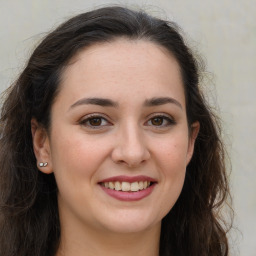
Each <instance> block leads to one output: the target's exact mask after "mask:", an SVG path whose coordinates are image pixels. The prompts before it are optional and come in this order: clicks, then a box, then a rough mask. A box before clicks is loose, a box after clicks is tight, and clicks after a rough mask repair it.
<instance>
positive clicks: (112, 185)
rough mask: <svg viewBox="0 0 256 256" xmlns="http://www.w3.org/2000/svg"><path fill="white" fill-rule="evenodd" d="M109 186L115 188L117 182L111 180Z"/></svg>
mask: <svg viewBox="0 0 256 256" xmlns="http://www.w3.org/2000/svg"><path fill="white" fill-rule="evenodd" d="M108 186H109V188H111V189H115V184H114V182H111V181H110V182H109V185H108Z"/></svg>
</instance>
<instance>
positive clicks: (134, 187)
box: [102, 181, 150, 192]
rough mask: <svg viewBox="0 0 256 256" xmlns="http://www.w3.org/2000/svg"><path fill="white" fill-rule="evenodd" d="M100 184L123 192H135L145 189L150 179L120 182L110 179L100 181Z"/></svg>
mask: <svg viewBox="0 0 256 256" xmlns="http://www.w3.org/2000/svg"><path fill="white" fill-rule="evenodd" d="M102 186H103V187H105V188H109V189H114V190H117V191H120V190H122V191H124V192H129V191H132V192H137V191H139V190H143V189H146V188H148V187H149V186H150V181H135V182H132V183H130V182H127V181H124V182H120V181H115V182H113V181H110V182H104V183H102Z"/></svg>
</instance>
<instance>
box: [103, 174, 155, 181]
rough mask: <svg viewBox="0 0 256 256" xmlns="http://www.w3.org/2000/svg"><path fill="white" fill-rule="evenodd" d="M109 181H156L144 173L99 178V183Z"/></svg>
mask: <svg viewBox="0 0 256 256" xmlns="http://www.w3.org/2000/svg"><path fill="white" fill-rule="evenodd" d="M110 181H121V182H130V183H132V182H136V181H150V182H157V181H156V179H154V178H151V177H149V176H145V175H138V176H126V175H120V176H113V177H109V178H107V179H104V180H101V181H100V182H99V183H102V182H110Z"/></svg>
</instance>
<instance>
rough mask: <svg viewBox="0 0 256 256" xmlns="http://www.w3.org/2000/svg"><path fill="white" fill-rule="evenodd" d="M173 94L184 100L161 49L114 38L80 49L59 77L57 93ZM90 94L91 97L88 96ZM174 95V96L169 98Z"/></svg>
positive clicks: (172, 62)
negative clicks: (59, 84)
mask: <svg viewBox="0 0 256 256" xmlns="http://www.w3.org/2000/svg"><path fill="white" fill-rule="evenodd" d="M131 91H132V92H133V93H134V94H136V95H132V97H134V98H136V97H137V96H145V97H149V98H150V97H154V96H166V95H157V94H166V93H168V92H169V93H170V94H175V95H176V96H177V97H178V98H180V99H181V98H182V101H184V92H183V84H182V78H181V72H180V67H179V65H178V63H177V61H176V59H175V58H174V57H173V56H172V55H171V53H169V52H168V51H167V50H166V49H165V48H163V47H161V46H159V45H157V44H155V43H153V42H150V41H145V40H128V39H118V40H115V41H112V42H108V43H101V44H96V45H93V46H90V47H88V48H86V49H83V50H81V51H80V52H79V53H78V54H77V55H76V56H74V57H73V58H72V59H71V61H70V63H69V64H68V65H67V67H66V69H65V70H64V72H63V75H62V83H61V90H60V92H61V93H67V94H68V95H69V97H78V96H79V95H80V96H81V94H86V95H84V96H89V97H90V96H95V94H97V95H96V96H99V97H102V96H104V97H115V96H116V97H119V96H118V95H116V94H117V93H123V94H124V93H127V96H128V94H129V93H130V92H131ZM90 94H93V95H90ZM170 96H174V95H170Z"/></svg>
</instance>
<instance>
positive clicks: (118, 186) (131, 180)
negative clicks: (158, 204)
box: [98, 175, 157, 201]
mask: <svg viewBox="0 0 256 256" xmlns="http://www.w3.org/2000/svg"><path fill="white" fill-rule="evenodd" d="M98 184H99V185H100V187H101V189H102V190H103V191H104V192H105V193H106V194H107V195H109V196H111V197H113V198H115V199H118V200H120V201H138V200H141V199H143V198H145V197H148V196H149V195H150V194H151V193H152V191H153V190H154V188H155V186H156V184H157V181H156V180H155V179H153V178H151V177H148V176H143V175H141V176H135V177H130V176H116V177H111V178H108V179H104V180H101V181H100V182H99V183H98Z"/></svg>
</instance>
